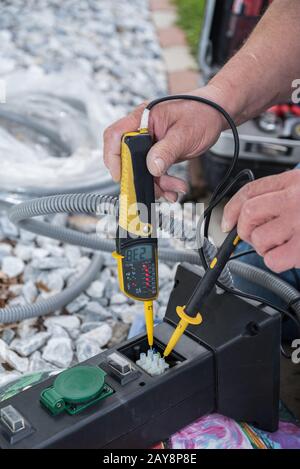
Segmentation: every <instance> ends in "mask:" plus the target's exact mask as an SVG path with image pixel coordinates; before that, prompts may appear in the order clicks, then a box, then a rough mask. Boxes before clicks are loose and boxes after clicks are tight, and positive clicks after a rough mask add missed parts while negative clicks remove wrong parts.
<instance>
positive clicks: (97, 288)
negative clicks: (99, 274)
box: [86, 280, 105, 299]
mask: <svg viewBox="0 0 300 469" xmlns="http://www.w3.org/2000/svg"><path fill="white" fill-rule="evenodd" d="M104 288H105V284H104V283H103V282H100V280H95V281H94V282H92V283H91V285H90V286H89V288H88V289H87V290H86V293H87V294H88V295H89V296H90V297H91V298H93V299H96V298H102V297H103V293H104Z"/></svg>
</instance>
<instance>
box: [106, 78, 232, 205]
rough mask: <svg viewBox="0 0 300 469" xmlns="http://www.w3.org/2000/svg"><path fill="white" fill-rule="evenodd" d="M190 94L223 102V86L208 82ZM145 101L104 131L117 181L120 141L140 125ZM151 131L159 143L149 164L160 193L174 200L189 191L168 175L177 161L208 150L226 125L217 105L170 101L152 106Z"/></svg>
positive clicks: (112, 171) (109, 167) (158, 194)
mask: <svg viewBox="0 0 300 469" xmlns="http://www.w3.org/2000/svg"><path fill="white" fill-rule="evenodd" d="M188 94H195V95H198V96H202V97H205V98H208V99H211V100H213V101H216V102H217V103H220V104H221V105H222V104H223V101H224V99H223V96H222V92H221V91H220V89H218V88H217V87H214V86H209V85H208V86H206V87H203V88H202V89H198V90H195V92H191V93H188ZM145 106H146V105H145V104H142V105H141V106H139V107H138V108H136V109H135V110H134V111H133V112H132V113H131V114H130V115H128V116H127V117H124V118H123V119H121V120H119V121H118V122H116V123H115V124H113V125H112V126H110V127H108V128H107V129H106V131H105V133H104V162H105V165H106V166H107V168H108V169H109V170H110V172H111V175H112V177H113V179H114V180H115V181H119V179H120V141H121V138H122V135H123V134H124V133H125V132H131V131H135V130H137V129H138V127H139V125H140V120H141V115H142V113H143V110H144V108H145ZM149 127H150V128H149V131H150V133H151V134H152V135H153V137H154V139H155V141H156V142H157V143H155V145H153V147H152V148H151V150H150V151H149V153H148V157H147V166H148V169H149V171H150V172H151V174H153V176H155V185H156V195H157V196H164V197H165V198H166V199H168V200H169V201H171V202H174V201H176V200H177V194H178V193H180V192H186V190H187V188H186V184H185V182H184V181H182V180H181V179H178V178H175V177H171V176H168V175H167V170H168V168H169V167H170V166H171V165H172V164H173V163H176V162H179V161H183V160H185V159H189V158H193V157H195V156H198V155H200V154H201V153H203V152H205V151H206V150H207V149H208V148H209V147H210V146H211V145H213V144H214V143H215V142H216V140H217V139H218V137H219V135H220V133H221V131H222V130H223V128H225V122H224V120H223V117H222V116H221V115H220V114H219V113H218V112H217V111H215V110H214V109H212V108H210V107H208V106H205V105H203V104H200V103H197V102H193V101H184V100H182V101H169V102H165V103H161V104H158V105H157V106H155V107H154V108H153V110H151V113H150V122H149Z"/></svg>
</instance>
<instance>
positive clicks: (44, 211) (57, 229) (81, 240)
mask: <svg viewBox="0 0 300 469" xmlns="http://www.w3.org/2000/svg"><path fill="white" fill-rule="evenodd" d="M117 211H118V198H117V197H112V196H107V195H105V196H102V195H99V194H96V193H95V194H63V195H56V196H49V197H45V198H41V199H34V200H30V201H28V202H24V203H22V204H19V205H15V206H13V207H12V208H11V209H10V210H9V219H10V220H11V221H12V222H13V223H15V224H17V225H18V226H19V227H20V228H24V229H26V230H27V231H31V232H33V233H35V234H38V235H41V236H46V237H49V238H53V239H57V240H59V241H62V242H65V243H69V244H74V245H78V246H82V247H87V248H91V249H94V250H96V251H107V252H112V251H113V250H114V249H115V242H114V241H112V240H109V239H102V238H100V237H99V236H97V235H96V234H95V235H89V234H85V233H81V232H78V231H75V230H72V229H69V228H65V227H61V226H57V225H51V224H50V223H46V222H42V221H38V220H30V219H28V218H32V217H36V216H41V215H51V214H56V213H85V214H99V215H113V216H116V215H117ZM159 255H160V258H161V259H162V260H164V261H165V262H174V263H175V262H190V263H192V264H196V263H198V262H199V258H198V254H197V253H196V252H194V251H192V252H185V251H174V250H173V249H171V248H161V249H160V250H159ZM101 266H102V258H101V255H99V254H97V255H95V256H94V258H93V261H92V263H91V265H90V266H89V268H88V269H87V271H86V272H85V273H84V275H83V276H82V277H80V279H79V280H78V281H77V282H76V283H75V284H73V285H71V286H70V287H68V288H66V289H65V290H64V291H63V292H61V293H59V294H57V295H54V296H53V297H50V298H48V299H42V300H39V301H37V302H36V303H34V304H33V305H25V306H11V307H7V308H3V309H0V323H5V324H7V323H11V322H15V321H22V320H23V319H27V318H31V317H37V316H43V315H46V314H49V313H51V312H53V311H57V310H58V309H60V308H62V307H63V306H65V305H67V304H68V303H70V302H71V301H72V300H73V299H75V298H76V297H77V296H78V295H79V294H80V293H81V292H82V291H84V290H86V288H87V287H88V286H89V285H90V283H91V282H92V281H93V280H94V278H95V276H96V275H97V273H98V272H99V270H100V269H101Z"/></svg>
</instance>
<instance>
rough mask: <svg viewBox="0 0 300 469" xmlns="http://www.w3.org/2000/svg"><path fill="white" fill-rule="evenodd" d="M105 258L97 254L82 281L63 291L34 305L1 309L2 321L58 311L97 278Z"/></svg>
mask: <svg viewBox="0 0 300 469" xmlns="http://www.w3.org/2000/svg"><path fill="white" fill-rule="evenodd" d="M102 264H103V258H102V256H101V254H95V255H94V257H93V259H92V261H91V265H90V266H89V267H88V269H87V270H86V271H85V272H84V273H83V275H81V276H80V281H79V280H78V282H75V283H73V284H72V285H71V286H69V287H67V288H65V289H64V290H63V291H62V292H61V293H58V294H56V295H53V296H52V297H50V298H47V299H41V300H37V301H36V303H34V304H32V305H19V306H9V307H7V308H2V309H0V323H4V324H8V323H12V322H16V321H22V320H23V319H28V318H32V317H37V316H44V315H46V314H49V313H52V312H53V311H57V310H58V309H60V308H61V307H62V306H64V305H66V304H68V303H70V302H71V301H73V300H74V299H75V298H76V297H77V296H78V295H79V294H80V293H81V292H82V291H84V290H85V289H86V288H87V287H88V286H89V285H90V283H91V282H92V281H93V280H94V279H95V277H96V275H97V273H98V272H99V270H100V269H101V267H102Z"/></svg>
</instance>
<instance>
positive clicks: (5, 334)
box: [1, 329, 16, 345]
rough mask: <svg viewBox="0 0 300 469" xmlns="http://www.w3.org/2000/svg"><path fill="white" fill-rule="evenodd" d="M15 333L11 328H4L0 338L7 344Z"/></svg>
mask: <svg viewBox="0 0 300 469" xmlns="http://www.w3.org/2000/svg"><path fill="white" fill-rule="evenodd" d="M15 335H16V333H15V331H14V330H13V329H4V331H3V332H2V335H1V339H2V340H4V342H6V343H7V345H9V344H10V343H11V341H12V340H13V338H14V337H15Z"/></svg>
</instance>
